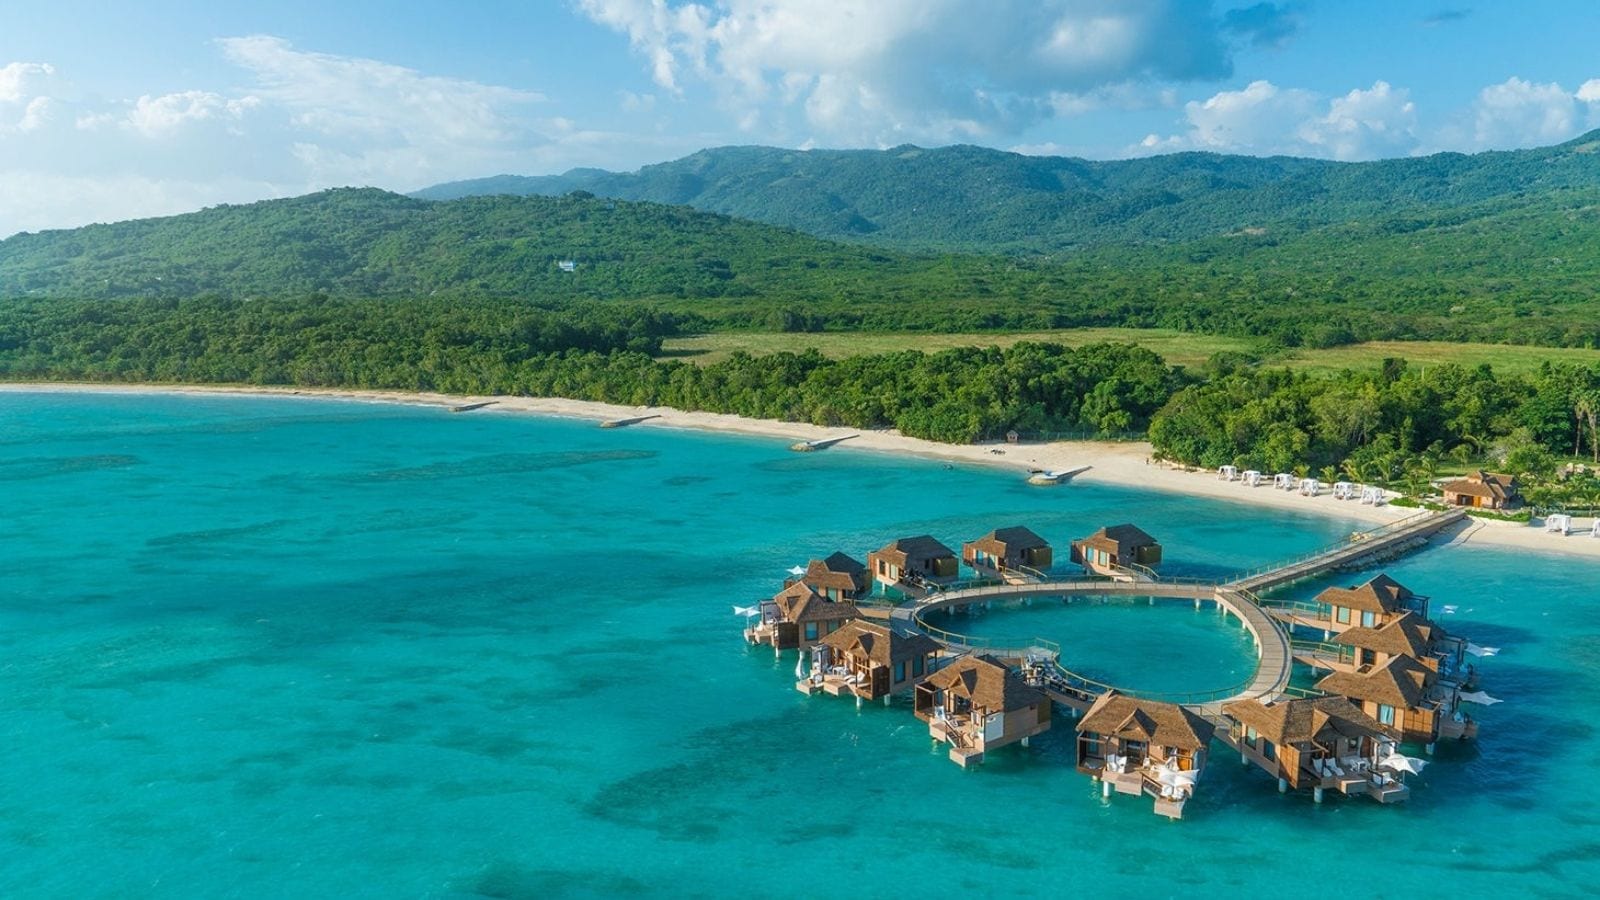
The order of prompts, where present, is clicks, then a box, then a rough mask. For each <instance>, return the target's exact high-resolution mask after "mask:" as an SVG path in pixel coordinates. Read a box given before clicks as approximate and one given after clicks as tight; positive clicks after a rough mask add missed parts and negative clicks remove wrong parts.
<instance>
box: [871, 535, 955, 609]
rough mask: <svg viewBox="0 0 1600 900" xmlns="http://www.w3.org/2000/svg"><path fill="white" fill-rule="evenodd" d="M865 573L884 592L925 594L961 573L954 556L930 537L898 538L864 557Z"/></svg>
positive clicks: (951, 551)
mask: <svg viewBox="0 0 1600 900" xmlns="http://www.w3.org/2000/svg"><path fill="white" fill-rule="evenodd" d="M867 570H868V571H869V572H871V574H872V578H873V580H875V581H877V582H878V583H879V584H881V585H883V586H884V587H885V588H894V589H896V590H900V591H904V592H908V593H915V594H925V593H929V592H930V591H932V590H933V588H932V587H931V586H932V585H936V584H943V583H947V582H951V581H954V580H955V579H956V576H958V575H959V574H960V572H961V563H960V561H959V560H957V559H956V553H955V551H954V550H951V549H950V548H949V547H946V546H945V545H944V544H941V543H939V541H938V540H937V539H935V538H934V537H933V536H932V535H927V534H923V535H918V536H916V537H909V538H900V539H899V540H897V541H892V542H890V543H888V544H886V545H884V546H883V547H882V548H881V549H878V550H875V551H873V552H872V553H868V554H867Z"/></svg>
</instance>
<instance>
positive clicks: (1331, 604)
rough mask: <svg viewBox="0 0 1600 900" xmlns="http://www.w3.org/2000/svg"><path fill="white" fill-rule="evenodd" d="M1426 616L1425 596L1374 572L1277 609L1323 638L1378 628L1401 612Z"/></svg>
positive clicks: (1281, 615)
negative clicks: (1306, 602) (1305, 604)
mask: <svg viewBox="0 0 1600 900" xmlns="http://www.w3.org/2000/svg"><path fill="white" fill-rule="evenodd" d="M1406 612H1411V613H1415V614H1417V615H1418V616H1419V617H1421V618H1424V619H1425V618H1427V616H1428V598H1427V597H1424V596H1422V595H1420V594H1416V593H1413V592H1412V591H1411V589H1409V588H1407V587H1406V586H1405V585H1403V584H1401V583H1400V582H1398V581H1395V580H1394V579H1393V578H1390V577H1389V576H1388V575H1378V576H1376V577H1374V578H1372V579H1370V580H1369V581H1367V582H1366V583H1365V584H1361V585H1357V586H1355V587H1347V588H1340V587H1331V588H1328V589H1327V590H1325V591H1323V592H1322V593H1320V594H1318V595H1317V596H1316V598H1315V599H1314V600H1313V601H1312V603H1311V607H1310V608H1309V609H1306V608H1302V609H1281V610H1279V611H1278V616H1279V618H1282V619H1285V620H1287V621H1288V622H1289V624H1291V625H1302V626H1305V627H1308V628H1315V629H1319V630H1321V631H1322V633H1323V636H1324V637H1325V638H1331V637H1332V636H1333V635H1335V634H1338V633H1340V632H1342V631H1345V630H1348V629H1350V628H1356V627H1362V628H1378V627H1381V626H1383V625H1387V624H1388V623H1389V622H1390V621H1391V620H1393V619H1394V618H1396V617H1398V616H1400V615H1401V614H1402V613H1406Z"/></svg>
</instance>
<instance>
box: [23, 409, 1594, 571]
mask: <svg viewBox="0 0 1600 900" xmlns="http://www.w3.org/2000/svg"><path fill="white" fill-rule="evenodd" d="M0 391H4V392H34V393H36V392H62V393H82V392H101V393H121V394H153V393H160V394H232V395H246V396H272V397H317V398H323V399H337V400H353V401H360V402H368V403H397V404H405V405H414V406H442V407H455V406H467V405H471V404H480V403H488V404H491V405H488V406H485V407H483V408H482V409H479V410H474V411H473V412H471V413H470V414H471V415H504V414H526V413H533V414H537V415H548V416H562V417H567V418H575V419H586V420H591V421H595V422H603V421H608V420H612V419H625V418H635V417H639V416H651V417H653V418H650V419H649V420H647V421H644V422H641V423H639V424H637V425H632V426H629V427H633V428H687V429H694V430H698V431H713V432H722V433H730V434H746V435H755V436H762V437H773V438H784V439H787V440H789V441H791V442H797V441H811V440H821V439H827V438H837V437H842V436H844V435H855V437H853V438H851V439H850V440H849V441H848V442H846V443H845V444H843V445H842V446H844V447H848V448H850V449H851V450H857V451H868V452H877V453H893V454H900V455H910V456H921V457H929V458H934V459H942V460H947V461H951V462H959V463H963V464H968V465H980V466H986V467H990V468H1003V469H1008V470H1012V471H1015V472H1016V473H1017V475H1018V477H1019V478H1020V477H1024V476H1025V475H1026V473H1027V471H1028V470H1029V469H1048V470H1053V471H1067V470H1073V469H1080V468H1082V469H1083V471H1082V472H1081V473H1079V474H1078V475H1076V476H1074V477H1073V479H1072V482H1073V483H1077V482H1084V483H1093V482H1103V483H1108V484H1120V485H1132V486H1136V487H1139V488H1145V489H1149V490H1156V491H1168V492H1173V493H1184V494H1190V495H1196V496H1204V497H1213V498H1216V499H1219V500H1224V501H1227V502H1231V503H1249V504H1252V505H1256V506H1266V507H1273V508H1277V509H1284V510H1294V511H1297V512H1307V513H1313V514H1323V515H1334V516H1342V517H1345V518H1349V519H1356V520H1359V521H1362V522H1367V523H1371V524H1372V525H1373V526H1376V525H1381V524H1383V523H1385V522H1392V521H1394V520H1396V519H1400V518H1404V517H1406V516H1409V515H1413V514H1415V513H1416V510H1415V509H1408V508H1403V507H1394V506H1378V507H1373V506H1363V505H1361V504H1360V503H1358V502H1356V501H1354V500H1336V499H1334V498H1333V497H1332V495H1331V494H1329V493H1326V492H1324V493H1323V494H1322V495H1321V496H1318V497H1303V496H1301V495H1300V494H1298V493H1289V492H1286V491H1279V490H1274V489H1272V487H1271V486H1270V485H1261V486H1259V487H1255V488H1251V487H1248V486H1246V485H1245V484H1243V483H1242V482H1228V481H1223V480H1220V479H1219V478H1218V477H1217V475H1216V473H1214V472H1208V471H1191V470H1185V469H1182V468H1176V467H1169V466H1164V465H1160V464H1156V463H1153V462H1152V461H1151V459H1150V445H1149V444H1147V443H1144V442H1125V443H1122V442H1119V443H1108V442H1099V441H1064V442H1056V443H1027V442H1024V443H1020V444H1011V445H1007V444H972V445H957V444H941V443H937V442H935V441H926V440H922V439H920V438H912V437H906V436H905V435H902V434H899V433H898V432H895V431H854V430H851V429H844V428H824V427H821V426H817V425H808V424H804V423H799V422H778V421H772V420H768V419H748V418H744V417H742V416H735V415H727V414H722V413H707V412H684V411H682V410H676V409H668V408H665V407H635V406H616V405H612V404H607V403H595V402H590V401H585V400H566V399H561V398H556V397H487V396H468V395H457V394H424V393H408V392H402V391H358V390H343V389H325V390H323V389H311V388H271V387H253V386H252V387H236V386H229V385H217V386H209V385H208V386H200V385H193V386H179V385H120V384H119V385H108V384H72V383H53V382H52V383H12V384H0ZM1084 467H1087V468H1084ZM1070 489H1071V488H1070V486H1066V487H1057V488H1050V487H1042V488H1040V490H1070ZM1579 526H1581V533H1580V531H1579ZM1449 540H1450V541H1451V543H1453V544H1457V545H1463V546H1497V547H1511V548H1517V549H1523V550H1532V551H1536V552H1541V553H1552V554H1561V555H1580V556H1587V557H1594V558H1600V539H1596V538H1593V537H1591V536H1590V535H1589V520H1587V519H1583V520H1578V521H1576V522H1574V532H1573V533H1572V534H1570V535H1568V536H1566V537H1562V536H1559V535H1555V534H1548V533H1546V532H1545V531H1544V530H1543V528H1541V527H1536V526H1532V525H1526V524H1521V523H1515V522H1499V521H1492V520H1484V519H1478V520H1474V521H1473V523H1472V524H1471V525H1469V526H1468V527H1466V528H1464V529H1462V530H1460V531H1458V532H1457V533H1456V534H1455V535H1454V536H1453V537H1451V538H1449Z"/></svg>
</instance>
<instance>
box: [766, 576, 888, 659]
mask: <svg viewBox="0 0 1600 900" xmlns="http://www.w3.org/2000/svg"><path fill="white" fill-rule="evenodd" d="M760 612H761V618H760V621H758V622H756V623H755V624H754V625H752V626H750V627H749V628H746V629H745V631H744V636H745V640H748V641H749V642H750V643H752V644H769V645H771V646H772V648H773V649H774V650H793V649H800V650H805V649H807V648H809V647H811V646H812V645H813V644H815V643H816V642H817V641H819V640H821V639H822V638H824V637H826V636H828V635H830V634H832V633H834V632H835V631H838V630H839V628H840V626H842V625H843V624H844V623H845V622H848V621H850V620H851V619H854V618H856V617H857V616H859V615H860V614H861V612H860V610H858V609H856V605H855V604H854V603H850V602H848V601H845V602H834V601H832V600H829V599H828V598H827V597H824V596H823V595H821V594H819V593H817V592H816V591H814V590H812V588H811V586H810V585H808V584H806V583H804V582H795V583H794V584H791V585H788V586H787V587H785V588H784V589H783V590H781V591H779V592H778V593H777V594H776V595H774V596H773V598H772V599H771V600H763V601H761V606H760Z"/></svg>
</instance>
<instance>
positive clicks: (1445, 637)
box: [1296, 611, 1476, 686]
mask: <svg viewBox="0 0 1600 900" xmlns="http://www.w3.org/2000/svg"><path fill="white" fill-rule="evenodd" d="M1332 643H1333V644H1334V645H1336V646H1337V648H1338V650H1337V652H1319V653H1315V654H1311V655H1310V656H1306V657H1304V658H1302V659H1301V661H1302V662H1306V663H1307V664H1309V665H1312V666H1314V667H1316V668H1319V669H1330V670H1332V671H1335V672H1357V673H1364V672H1370V671H1372V670H1374V669H1378V668H1382V667H1383V666H1385V665H1388V663H1389V660H1391V659H1393V658H1395V657H1396V656H1408V657H1410V658H1411V659H1413V660H1415V661H1416V662H1419V663H1421V664H1422V665H1423V666H1425V667H1426V668H1429V669H1432V670H1433V671H1435V672H1437V673H1439V675H1440V677H1441V678H1443V679H1444V680H1446V681H1452V682H1456V683H1458V684H1461V685H1463V686H1465V685H1467V684H1468V683H1469V682H1470V681H1471V680H1472V679H1473V677H1474V675H1475V674H1476V673H1475V672H1474V670H1473V669H1472V668H1471V667H1470V666H1469V665H1467V663H1466V649H1467V642H1466V640H1465V639H1463V638H1459V637H1456V636H1455V635H1452V634H1450V633H1448V632H1446V631H1445V630H1444V629H1443V628H1440V627H1439V626H1438V625H1436V624H1434V623H1433V622H1431V621H1429V620H1427V619H1424V618H1423V617H1421V616H1419V615H1417V614H1416V613H1414V612H1409V611H1406V612H1402V613H1400V614H1399V615H1396V616H1393V617H1392V618H1390V619H1389V620H1388V621H1387V622H1385V623H1384V624H1382V625H1379V626H1377V627H1375V628H1367V627H1365V626H1360V625H1358V626H1356V627H1354V628H1348V629H1346V630H1344V631H1341V632H1339V633H1338V634H1336V635H1334V637H1333V641H1332ZM1330 649H1331V648H1330ZM1296 657H1297V658H1301V654H1299V653H1297V654H1296Z"/></svg>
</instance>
